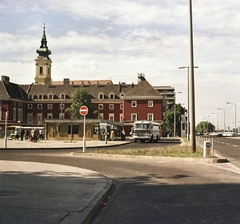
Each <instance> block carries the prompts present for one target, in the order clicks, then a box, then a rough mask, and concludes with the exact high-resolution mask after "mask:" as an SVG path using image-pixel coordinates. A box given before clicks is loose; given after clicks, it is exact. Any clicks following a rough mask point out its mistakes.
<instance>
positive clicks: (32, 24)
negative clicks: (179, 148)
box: [0, 0, 240, 129]
mask: <svg viewBox="0 0 240 224" xmlns="http://www.w3.org/2000/svg"><path fill="white" fill-rule="evenodd" d="M188 4H189V1H188V0H161V1H157V0H138V1H132V0H119V1H113V0H102V1H97V0H81V1H79V0H68V1H66V0H51V1H47V0H38V1H32V0H18V1H15V0H0V40H1V41H0V73H1V76H2V75H5V76H9V77H10V81H11V82H13V83H18V84H30V83H34V78H35V61H34V60H35V59H36V58H37V56H38V54H37V53H36V50H37V49H38V48H39V47H40V44H41V37H42V33H43V26H44V24H45V27H46V36H47V41H48V48H49V49H50V50H51V52H52V54H51V55H50V58H51V60H52V62H53V63H52V80H53V81H60V80H63V79H64V78H69V79H70V80H100V79H102V80H103V79H105V80H106V79H111V80H112V81H113V83H115V84H117V83H119V82H126V83H128V84H131V83H135V84H136V83H137V82H138V79H137V76H138V73H144V74H145V78H146V79H147V81H148V82H149V83H150V84H151V85H153V86H172V87H174V88H175V91H176V92H177V93H176V102H177V103H180V104H182V106H183V107H185V108H186V109H187V107H188V97H187V95H188V94H187V92H188V87H187V86H188V85H187V76H188V70H187V69H178V68H179V67H182V66H189V64H190V47H189V45H190V44H189V43H190V41H189V5H188ZM192 13H193V45H194V66H198V68H195V69H194V87H195V88H194V89H195V91H194V92H195V115H196V125H197V124H198V123H199V122H201V121H203V120H205V121H209V122H211V123H213V124H214V125H215V126H219V128H221V129H223V127H224V120H225V125H226V128H227V127H230V129H232V128H233V127H235V115H236V120H237V122H236V126H237V127H238V126H239V125H240V97H239V96H240V88H239V87H240V85H239V84H240V63H239V60H240V41H239V40H240V1H236V0H228V1H226V0H211V1H206V0H192ZM179 92H181V93H179ZM227 102H230V103H231V104H227ZM218 108H219V109H221V110H219V109H218ZM235 108H236V111H237V112H236V113H235ZM224 118H225V119H224Z"/></svg>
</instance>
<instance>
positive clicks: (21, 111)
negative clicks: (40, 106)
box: [17, 108, 23, 121]
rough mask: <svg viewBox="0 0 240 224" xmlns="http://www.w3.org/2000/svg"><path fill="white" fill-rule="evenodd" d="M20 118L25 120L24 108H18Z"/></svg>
mask: <svg viewBox="0 0 240 224" xmlns="http://www.w3.org/2000/svg"><path fill="white" fill-rule="evenodd" d="M17 112H18V120H20V121H22V120H23V108H18V110H17Z"/></svg>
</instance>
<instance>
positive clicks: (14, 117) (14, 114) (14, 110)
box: [13, 107, 17, 121]
mask: <svg viewBox="0 0 240 224" xmlns="http://www.w3.org/2000/svg"><path fill="white" fill-rule="evenodd" d="M16 114H17V113H16V107H14V108H13V120H14V121H16Z"/></svg>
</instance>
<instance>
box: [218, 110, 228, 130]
mask: <svg viewBox="0 0 240 224" xmlns="http://www.w3.org/2000/svg"><path fill="white" fill-rule="evenodd" d="M217 109H218V110H223V128H224V131H223V132H225V130H226V129H225V109H221V108H217Z"/></svg>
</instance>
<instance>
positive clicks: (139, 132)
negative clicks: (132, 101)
mask: <svg viewBox="0 0 240 224" xmlns="http://www.w3.org/2000/svg"><path fill="white" fill-rule="evenodd" d="M160 129H161V127H160V124H159V123H157V122H154V121H145V120H144V121H135V122H134V124H133V132H132V137H133V139H134V141H135V142H137V141H138V140H139V141H141V142H145V141H149V142H157V141H158V140H159V139H160Z"/></svg>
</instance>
